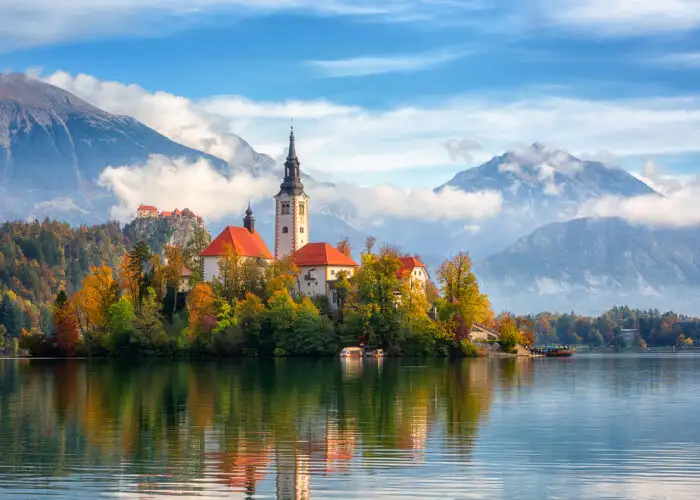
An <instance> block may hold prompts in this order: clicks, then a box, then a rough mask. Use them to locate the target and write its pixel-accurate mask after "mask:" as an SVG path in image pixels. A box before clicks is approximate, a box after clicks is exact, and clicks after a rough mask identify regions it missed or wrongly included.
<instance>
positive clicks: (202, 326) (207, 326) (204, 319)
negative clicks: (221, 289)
mask: <svg viewBox="0 0 700 500" xmlns="http://www.w3.org/2000/svg"><path fill="white" fill-rule="evenodd" d="M215 303H216V295H215V294H214V289H213V288H212V287H211V285H210V284H209V283H197V284H196V285H195V286H194V288H192V291H191V292H190V296H189V300H188V301H187V306H188V309H189V319H190V327H189V333H190V339H192V340H193V339H195V338H196V337H197V336H198V335H201V334H209V333H210V332H211V331H212V330H213V329H214V327H215V326H216V311H215Z"/></svg>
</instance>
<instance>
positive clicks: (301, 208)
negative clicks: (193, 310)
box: [299, 203, 306, 215]
mask: <svg viewBox="0 0 700 500" xmlns="http://www.w3.org/2000/svg"><path fill="white" fill-rule="evenodd" d="M304 214H306V205H304V204H303V203H299V215H304Z"/></svg>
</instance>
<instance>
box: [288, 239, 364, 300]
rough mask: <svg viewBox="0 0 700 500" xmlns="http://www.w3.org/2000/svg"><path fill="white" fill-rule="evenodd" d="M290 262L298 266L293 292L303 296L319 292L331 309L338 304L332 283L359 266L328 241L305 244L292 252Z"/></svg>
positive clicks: (350, 274) (351, 273) (353, 271)
mask: <svg viewBox="0 0 700 500" xmlns="http://www.w3.org/2000/svg"><path fill="white" fill-rule="evenodd" d="M293 259H294V264H295V265H296V266H297V267H298V268H299V270H300V273H299V276H298V277H297V285H296V292H297V293H299V294H303V295H308V296H313V295H323V296H325V297H326V298H327V299H328V302H329V304H330V305H331V308H332V309H337V308H338V307H339V306H340V301H339V300H338V296H337V293H336V288H335V284H336V282H337V281H338V278H339V276H340V273H343V272H344V273H345V275H346V276H347V277H348V278H349V277H351V276H353V275H354V274H355V272H357V270H358V269H359V268H360V265H359V264H358V263H357V262H355V261H354V260H353V259H352V258H351V257H348V256H347V255H345V254H344V253H343V252H341V251H340V250H338V249H337V248H335V247H333V246H331V245H329V244H328V243H307V244H306V245H304V246H303V247H301V248H300V249H299V250H297V251H296V252H295V253H294V258H293Z"/></svg>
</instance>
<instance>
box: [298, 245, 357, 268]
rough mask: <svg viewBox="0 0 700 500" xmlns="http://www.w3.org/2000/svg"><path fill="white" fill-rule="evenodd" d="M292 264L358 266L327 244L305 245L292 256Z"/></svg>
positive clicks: (300, 265)
mask: <svg viewBox="0 0 700 500" xmlns="http://www.w3.org/2000/svg"><path fill="white" fill-rule="evenodd" d="M294 263H295V264H296V265H297V266H299V267H305V266H348V267H357V266H358V264H357V262H355V261H354V260H352V259H351V258H350V257H348V256H347V255H345V254H344V253H343V252H341V251H340V250H338V249H337V248H335V247H332V246H330V245H329V244H328V243H307V244H306V245H304V246H303V247H302V248H301V249H299V250H297V253H296V254H295V255H294Z"/></svg>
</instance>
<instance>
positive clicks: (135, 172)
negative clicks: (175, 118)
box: [99, 155, 279, 221]
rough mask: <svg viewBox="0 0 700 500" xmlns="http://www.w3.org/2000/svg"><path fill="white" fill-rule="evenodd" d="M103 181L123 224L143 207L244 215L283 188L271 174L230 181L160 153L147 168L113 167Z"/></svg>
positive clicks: (207, 166) (206, 165) (202, 163)
mask: <svg viewBox="0 0 700 500" xmlns="http://www.w3.org/2000/svg"><path fill="white" fill-rule="evenodd" d="M99 183H100V185H101V186H103V187H104V188H106V189H108V190H109V191H111V192H112V193H113V194H114V195H115V196H116V198H117V199H118V200H119V204H118V205H116V206H115V207H113V209H112V217H113V218H115V219H117V220H121V221H128V220H131V219H133V218H134V215H135V214H136V208H137V207H138V206H139V205H140V204H142V203H147V204H149V205H155V206H157V207H162V208H163V209H167V210H174V209H175V208H180V209H181V210H182V209H183V208H189V209H190V210H192V211H194V212H195V213H197V214H199V215H201V216H202V217H204V218H205V219H209V220H220V219H222V218H223V217H225V216H227V215H232V214H236V215H238V214H240V213H242V212H243V210H244V209H245V207H246V206H247V204H248V202H249V201H250V202H256V201H258V200H261V199H263V198H266V197H269V196H272V193H273V192H274V189H275V187H278V185H279V181H276V182H275V179H274V178H273V177H271V176H269V177H268V176H263V177H253V176H251V175H248V174H243V173H241V174H236V175H234V176H233V177H230V178H229V177H226V176H225V175H223V174H222V173H220V172H218V171H217V170H216V169H215V168H214V167H213V166H212V165H211V163H210V162H209V161H207V160H205V159H200V160H198V161H196V162H188V161H187V160H185V159H181V158H168V157H166V156H161V155H153V156H151V157H150V158H149V160H148V161H147V162H146V163H145V164H139V165H129V166H120V167H108V168H106V169H105V170H104V171H103V172H102V174H101V175H100V178H99ZM276 184H277V186H276Z"/></svg>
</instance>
